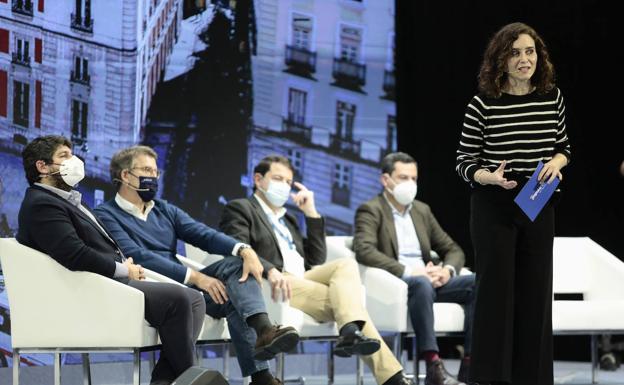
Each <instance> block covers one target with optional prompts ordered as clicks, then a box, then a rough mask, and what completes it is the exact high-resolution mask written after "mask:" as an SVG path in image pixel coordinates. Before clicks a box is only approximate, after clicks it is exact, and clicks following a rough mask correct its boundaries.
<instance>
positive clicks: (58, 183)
mask: <svg viewBox="0 0 624 385" xmlns="http://www.w3.org/2000/svg"><path fill="white" fill-rule="evenodd" d="M48 178H49V180H50V181H51V182H52V185H53V186H54V187H56V188H58V189H61V190H63V191H71V190H72V186H70V185H68V184H67V183H65V181H64V180H63V177H62V176H61V175H60V174H54V175H48Z"/></svg>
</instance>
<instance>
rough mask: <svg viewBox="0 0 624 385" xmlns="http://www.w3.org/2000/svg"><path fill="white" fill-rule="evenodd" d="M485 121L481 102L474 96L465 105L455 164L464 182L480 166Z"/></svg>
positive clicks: (471, 179)
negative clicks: (466, 105)
mask: <svg viewBox="0 0 624 385" xmlns="http://www.w3.org/2000/svg"><path fill="white" fill-rule="evenodd" d="M485 121H486V118H485V108H484V105H483V102H482V101H481V100H480V99H479V97H478V96H475V97H473V98H472V100H471V101H470V103H468V107H466V114H465V115H464V125H463V127H462V131H461V138H460V139H459V149H458V150H457V162H456V166H455V170H456V171H457V173H458V174H459V176H461V177H462V178H463V179H464V180H465V181H466V182H472V181H473V180H474V174H475V172H476V171H477V170H478V169H479V168H480V162H479V156H480V155H481V152H482V149H483V130H484V129H485Z"/></svg>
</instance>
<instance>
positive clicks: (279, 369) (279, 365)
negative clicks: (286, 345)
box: [275, 353, 285, 382]
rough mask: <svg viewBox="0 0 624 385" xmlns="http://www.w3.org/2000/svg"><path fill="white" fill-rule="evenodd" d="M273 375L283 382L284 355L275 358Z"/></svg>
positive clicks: (280, 354)
mask: <svg viewBox="0 0 624 385" xmlns="http://www.w3.org/2000/svg"><path fill="white" fill-rule="evenodd" d="M275 361H276V362H275V373H276V374H277V378H278V379H279V380H280V381H282V382H284V371H285V370H284V353H279V354H277V355H276V356H275Z"/></svg>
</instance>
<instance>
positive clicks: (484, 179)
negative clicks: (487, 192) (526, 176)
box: [474, 160, 518, 190]
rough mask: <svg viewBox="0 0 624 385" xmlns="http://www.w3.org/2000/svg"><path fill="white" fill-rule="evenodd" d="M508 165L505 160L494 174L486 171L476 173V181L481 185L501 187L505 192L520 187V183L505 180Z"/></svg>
mask: <svg viewBox="0 0 624 385" xmlns="http://www.w3.org/2000/svg"><path fill="white" fill-rule="evenodd" d="M506 165H507V161H506V160H504V161H503V162H502V163H501V164H500V166H498V168H497V169H496V171H494V172H490V171H488V170H486V169H481V170H478V171H477V172H476V173H475V176H474V179H475V181H476V182H478V183H480V184H494V185H498V186H501V187H502V188H504V189H505V190H511V189H512V188H515V187H516V186H517V185H518V182H516V181H515V180H507V178H505V166H506Z"/></svg>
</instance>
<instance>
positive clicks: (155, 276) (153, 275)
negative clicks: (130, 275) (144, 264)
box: [145, 269, 186, 287]
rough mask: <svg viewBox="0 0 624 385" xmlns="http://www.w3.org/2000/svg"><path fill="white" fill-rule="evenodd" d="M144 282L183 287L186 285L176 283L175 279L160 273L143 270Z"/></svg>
mask: <svg viewBox="0 0 624 385" xmlns="http://www.w3.org/2000/svg"><path fill="white" fill-rule="evenodd" d="M145 280H146V281H148V282H162V283H173V284H176V285H180V286H184V287H186V285H184V284H182V283H180V282H178V281H176V280H175V279H171V278H169V277H167V276H166V275H162V274H160V273H157V272H155V271H154V270H150V269H145Z"/></svg>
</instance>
